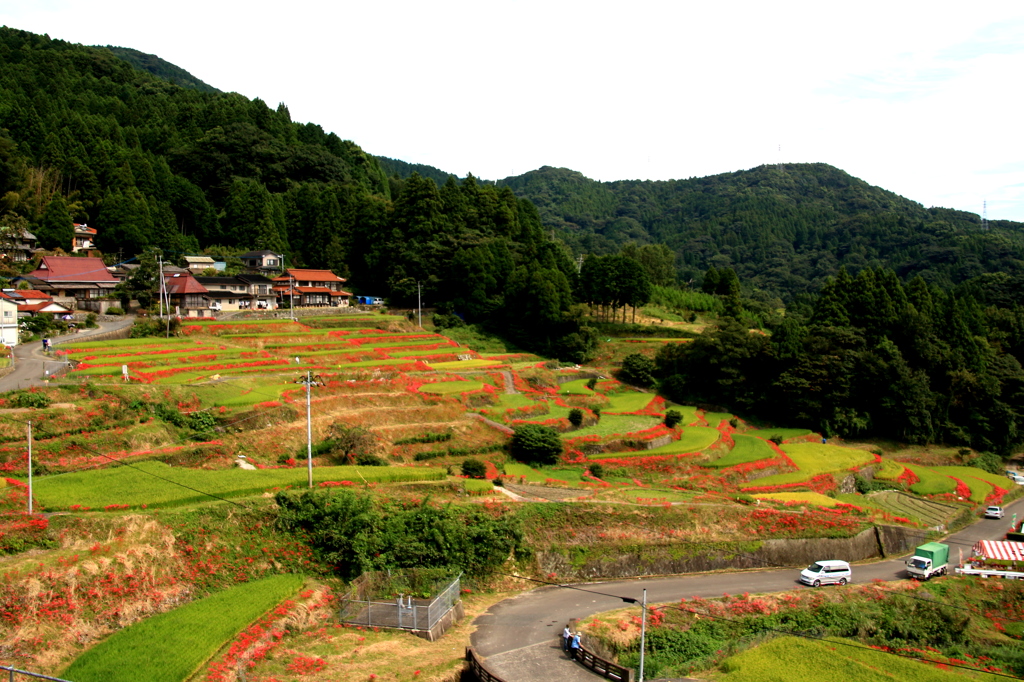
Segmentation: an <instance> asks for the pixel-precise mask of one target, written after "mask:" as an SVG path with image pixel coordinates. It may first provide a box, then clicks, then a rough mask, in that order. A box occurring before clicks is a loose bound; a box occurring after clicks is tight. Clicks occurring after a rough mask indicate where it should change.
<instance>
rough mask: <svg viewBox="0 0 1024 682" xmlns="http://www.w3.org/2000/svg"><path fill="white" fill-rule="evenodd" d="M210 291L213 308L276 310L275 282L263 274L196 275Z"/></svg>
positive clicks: (211, 306)
mask: <svg viewBox="0 0 1024 682" xmlns="http://www.w3.org/2000/svg"><path fill="white" fill-rule="evenodd" d="M196 281H198V282H199V283H200V284H202V285H203V286H204V287H206V289H207V291H208V292H209V294H208V296H207V297H208V298H209V299H210V308H211V309H212V310H219V311H224V310H274V309H276V308H277V295H276V294H275V293H274V286H273V285H274V282H273V281H272V280H270V279H267V278H266V277H264V276H263V275H236V276H235V277H196Z"/></svg>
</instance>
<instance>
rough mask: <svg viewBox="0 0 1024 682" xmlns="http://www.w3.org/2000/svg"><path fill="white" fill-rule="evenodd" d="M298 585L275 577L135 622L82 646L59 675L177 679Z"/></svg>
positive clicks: (93, 679) (83, 680) (102, 680)
mask: <svg viewBox="0 0 1024 682" xmlns="http://www.w3.org/2000/svg"><path fill="white" fill-rule="evenodd" d="M301 586H302V577H301V576H297V575H275V576H271V577H270V578H264V579H263V580H258V581H256V582H252V583H246V584H243V585H237V586H235V587H232V588H230V589H227V590H224V591H223V592H218V593H216V594H214V595H212V596H210V597H206V598H205V599H200V600H198V601H194V602H192V603H191V604H187V605H185V606H182V607H180V608H177V609H174V610H173V611H167V612H166V613H161V614H158V615H156V616H153V617H152V618H147V619H145V620H143V621H140V622H138V623H136V624H134V625H132V626H130V627H128V628H125V629H124V630H120V631H118V632H116V633H114V634H113V635H112V636H111V637H110V638H108V639H107V640H105V641H103V642H101V643H100V644H97V645H96V646H94V647H92V648H91V649H88V650H87V651H85V653H83V654H82V655H81V656H79V657H78V658H77V659H75V660H74V662H72V663H71V665H70V666H69V667H68V668H67V669H66V670H65V671H64V672H63V673H61V675H60V676H61V677H63V678H65V679H69V680H74V681H75V682H138V681H139V680H146V682H181V680H187V679H190V677H191V676H192V675H193V674H194V673H196V672H197V670H198V669H199V668H200V666H202V665H203V664H204V663H206V662H207V661H208V660H210V657H212V656H213V655H215V654H216V653H217V651H219V650H220V649H221V648H222V647H223V646H224V645H225V644H226V643H227V642H229V641H230V640H231V639H233V638H234V637H235V636H236V635H237V634H238V633H239V632H241V631H242V630H244V629H245V628H246V627H247V626H248V625H249V624H250V623H252V622H253V621H254V620H256V619H257V618H259V617H260V616H262V615H263V614H264V613H266V612H267V611H269V610H270V609H272V608H274V607H275V606H276V605H278V604H280V603H281V602H282V601H283V600H285V599H287V598H288V597H289V596H291V595H293V594H295V592H296V591H297V590H298V589H299V588H300V587H301Z"/></svg>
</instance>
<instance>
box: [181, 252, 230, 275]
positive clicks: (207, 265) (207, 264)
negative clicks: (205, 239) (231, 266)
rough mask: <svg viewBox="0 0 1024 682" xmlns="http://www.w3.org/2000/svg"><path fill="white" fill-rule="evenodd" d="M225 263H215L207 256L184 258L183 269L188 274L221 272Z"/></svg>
mask: <svg viewBox="0 0 1024 682" xmlns="http://www.w3.org/2000/svg"><path fill="white" fill-rule="evenodd" d="M224 265H225V263H223V262H217V261H215V260H213V259H212V258H210V257H209V256H185V267H187V268H188V270H189V272H194V273H197V274H198V273H201V272H206V271H207V270H223V269H224Z"/></svg>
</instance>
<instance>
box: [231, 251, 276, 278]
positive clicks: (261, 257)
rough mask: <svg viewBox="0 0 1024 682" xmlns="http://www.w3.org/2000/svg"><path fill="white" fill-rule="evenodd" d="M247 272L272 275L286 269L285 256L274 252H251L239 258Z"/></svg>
mask: <svg viewBox="0 0 1024 682" xmlns="http://www.w3.org/2000/svg"><path fill="white" fill-rule="evenodd" d="M238 259H239V260H241V261H242V265H244V266H245V268H246V270H248V271H249V272H251V273H253V274H258V275H270V274H273V273H275V272H280V271H281V268H283V267H284V254H283V253H274V252H273V251H266V250H264V251H249V252H247V253H243V254H242V255H240V256H239V257H238Z"/></svg>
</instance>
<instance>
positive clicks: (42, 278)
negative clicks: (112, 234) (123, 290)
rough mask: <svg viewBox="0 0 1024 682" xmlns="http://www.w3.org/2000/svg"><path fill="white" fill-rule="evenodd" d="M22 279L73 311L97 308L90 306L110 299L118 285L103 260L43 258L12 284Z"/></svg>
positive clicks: (64, 257) (66, 257)
mask: <svg viewBox="0 0 1024 682" xmlns="http://www.w3.org/2000/svg"><path fill="white" fill-rule="evenodd" d="M22 280H24V281H27V282H28V283H29V284H30V285H31V287H32V288H33V289H35V290H36V291H41V292H43V293H45V294H48V295H50V296H51V297H53V300H54V301H55V302H57V303H60V304H61V305H63V306H66V307H69V308H72V309H74V308H92V307H94V306H89V305H87V303H88V302H90V301H98V300H99V299H104V298H106V297H108V296H111V295H112V294H113V293H114V287H115V286H117V280H116V279H115V278H114V276H113V275H111V274H110V271H109V270H107V266H106V265H105V264H104V263H103V261H102V260H101V259H99V258H79V257H77V256H43V259H42V261H41V262H40V263H39V267H38V268H36V269H35V270H33V271H32V272H30V273H28V274H27V275H22V276H21V277H15V278H14V279H12V280H11V282H12V283H14V284H17V283H18V282H19V281H22Z"/></svg>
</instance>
